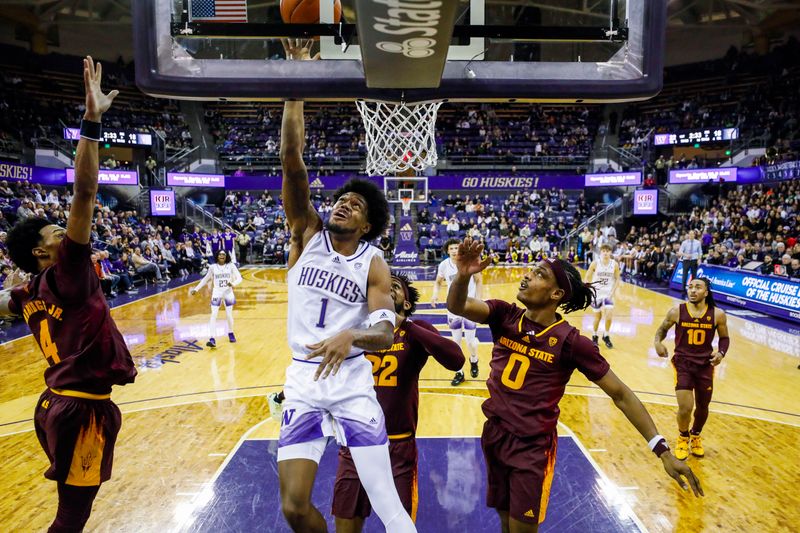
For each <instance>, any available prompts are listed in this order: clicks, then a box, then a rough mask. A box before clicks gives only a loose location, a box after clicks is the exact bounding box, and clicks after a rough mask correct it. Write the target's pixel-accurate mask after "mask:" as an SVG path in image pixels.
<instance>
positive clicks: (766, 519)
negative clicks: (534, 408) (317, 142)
mask: <svg viewBox="0 0 800 533" xmlns="http://www.w3.org/2000/svg"><path fill="white" fill-rule="evenodd" d="M520 272H521V271H520V270H519V269H493V270H491V271H489V272H488V273H487V274H486V276H485V287H486V293H485V294H484V297H486V298H504V299H509V300H513V298H514V294H515V293H516V286H517V285H518V278H519V276H520ZM244 277H245V282H244V283H243V284H242V285H241V286H240V287H239V288H238V289H237V305H236V333H237V337H238V339H239V342H238V343H236V344H229V343H228V342H227V340H226V339H225V335H222V334H219V335H217V339H218V348H216V349H215V350H209V349H208V348H205V341H206V340H207V335H208V334H207V322H208V304H209V296H208V294H205V293H204V294H199V295H197V296H195V297H190V296H189V295H188V287H182V288H177V289H173V290H170V291H167V292H163V293H161V294H158V295H155V296H153V297H150V298H147V299H144V300H140V301H137V302H134V303H132V304H129V305H126V306H124V307H121V308H117V309H115V310H114V311H113V316H114V318H115V320H116V321H117V324H118V325H119V327H120V329H121V331H122V332H123V334H124V335H125V337H126V340H127V341H128V343H129V345H130V347H131V352H132V353H133V355H134V357H135V359H136V360H137V363H138V364H139V367H140V375H139V377H138V378H137V380H136V383H134V384H132V385H129V386H126V387H119V388H117V389H116V390H115V391H114V395H113V397H114V400H115V401H116V402H117V403H118V404H119V406H120V408H121V409H122V411H123V413H124V416H123V428H122V431H121V433H120V436H119V440H118V443H117V451H116V457H115V465H114V477H113V479H112V480H111V481H110V482H109V483H107V484H105V485H104V486H103V488H102V489H101V491H100V493H99V496H98V498H97V500H96V502H95V506H94V511H93V514H92V518H91V519H90V521H89V524H88V527H87V531H102V532H106V531H108V532H119V531H124V532H150V531H153V532H156V531H158V532H163V531H174V530H180V529H184V530H191V526H190V525H188V524H190V520H191V516H192V514H193V512H194V511H195V510H196V508H197V507H198V505H201V504H203V503H204V502H199V501H198V497H197V496H198V494H202V493H203V488H204V487H207V486H208V483H209V481H210V480H211V479H212V478H213V476H214V474H215V472H217V471H218V470H219V468H220V466H221V465H222V463H223V461H224V460H225V458H226V456H227V455H228V454H229V453H230V452H231V451H232V450H233V449H234V448H235V447H236V445H237V443H238V442H239V440H240V439H241V438H242V437H243V435H245V433H247V432H248V431H249V430H251V429H252V428H253V427H254V426H256V425H257V424H259V423H260V422H262V421H263V420H264V419H265V418H266V417H267V412H268V410H267V406H266V401H265V399H264V395H265V394H266V393H267V392H270V391H272V390H277V389H279V388H280V386H281V384H282V382H283V373H284V369H285V367H286V365H287V364H288V361H289V358H288V351H287V348H286V339H285V321H286V317H285V312H286V286H285V284H284V280H285V272H284V271H281V270H249V271H247V272H245V273H244ZM417 285H418V286H419V287H421V288H422V301H423V302H428V301H429V300H430V294H431V291H430V288H431V283H430V282H419V283H418V284H417ZM620 293H621V294H620V295H619V297H618V301H617V309H616V319H615V325H614V328H613V330H612V338H613V340H614V342H615V348H614V349H612V350H608V349H605V348H603V349H602V351H603V354H604V355H605V356H606V357H607V358H608V359H609V361H610V362H611V364H612V367H613V368H614V371H615V372H616V373H617V374H618V375H619V376H620V377H621V378H622V379H623V380H624V381H625V382H626V383H628V385H630V386H631V388H633V389H634V390H635V391H637V393H638V394H639V397H640V398H641V399H642V401H644V402H645V404H646V406H647V407H648V409H649V411H650V412H651V414H652V415H653V418H654V419H655V421H656V424H657V425H658V427H659V428H660V430H661V432H662V433H664V434H665V435H667V436H668V438H669V439H670V440H671V441H673V440H674V437H675V431H676V430H675V423H674V413H675V402H674V395H673V389H672V386H673V377H672V370H671V369H670V368H669V366H668V365H667V363H666V362H665V361H664V360H661V359H659V358H657V357H656V356H655V354H654V353H653V350H652V348H651V345H652V338H653V334H654V332H655V329H656V328H657V326H658V324H659V323H660V321H661V320H662V318H663V316H664V315H665V313H666V312H667V310H668V309H669V307H670V306H671V305H674V303H675V300H673V299H672V298H669V297H668V296H665V295H662V294H658V293H655V292H652V291H649V290H645V289H642V288H640V287H635V286H633V285H629V284H625V285H624V286H623V287H622V289H621V291H620ZM421 307H422V308H421V309H420V311H419V313H418V314H419V315H420V316H421V317H425V318H427V319H431V320H432V321H434V322H437V323H439V325H440V327H442V326H443V325H442V324H441V323H442V322H443V319H444V316H443V315H444V310H443V309H441V308H439V309H430V308H429V306H421ZM426 307H427V308H426ZM221 315H222V313H221ZM569 318H570V321H571V322H572V323H573V324H574V325H576V326H578V327H580V328H581V329H582V330H583V331H584V332H589V331H590V329H591V315H590V313H575V314H573V315H571V316H570V317H569ZM224 324H225V322H224V316H220V319H219V322H218V327H219V328H220V333H221V332H222V331H224V327H225V326H224ZM729 328H730V331H731V336H732V342H731V346H732V348H731V350H730V355H729V357H727V358H726V360H725V361H724V362H723V364H722V365H721V366H720V367H719V369H718V371H717V379H716V385H715V391H714V401H713V402H712V406H711V409H712V414H711V416H710V418H709V421H708V424H707V426H706V429H705V431H704V437H705V444H706V451H707V456H706V457H705V458H703V459H694V458H692V459H689V461H690V464H691V466H692V468H694V469H696V472H697V473H698V475H699V476H700V478H701V480H702V482H703V484H704V487H705V489H706V497H705V498H703V499H697V500H696V499H693V498H691V497H689V496H688V495H686V494H684V493H682V492H681V491H680V490H679V489H678V488H677V486H676V485H675V484H674V483H673V482H672V480H670V479H669V478H668V477H667V476H666V475H665V474H664V473H663V471H662V468H661V466H660V462H659V461H658V460H656V459H655V458H654V457H653V456H652V454H651V453H650V452H649V451H647V449H646V446H645V443H644V442H643V441H642V439H641V437H639V436H638V434H636V432H635V430H634V429H633V428H632V427H631V426H630V425H629V424H628V423H627V421H626V420H625V418H624V416H623V415H622V414H621V413H620V412H619V411H618V410H617V409H616V408H615V407H614V405H613V403H612V402H611V401H610V400H609V399H608V398H606V397H605V396H604V395H603V393H602V391H600V390H599V389H598V388H597V387H595V386H594V385H593V384H591V383H590V382H588V381H587V380H585V379H584V378H583V377H582V376H580V375H579V374H578V373H576V374H575V377H574V378H573V380H572V381H571V382H570V385H569V387H568V390H567V396H565V398H564V400H563V401H562V403H561V407H562V414H561V421H562V423H563V424H564V426H563V427H562V428H561V429H560V431H561V432H562V433H564V432H567V431H569V430H571V431H572V432H573V433H574V435H575V436H576V437H577V438H578V439H579V440H580V441H581V442H582V443H583V445H584V446H585V447H586V448H587V449H588V450H589V451H590V453H591V456H592V458H593V459H594V461H595V462H596V463H597V464H598V465H599V467H600V468H601V469H602V470H603V471H604V472H605V473H606V475H607V476H608V477H609V478H610V480H611V481H612V483H613V486H612V487H609V488H608V489H607V490H608V491H610V492H611V493H612V494H613V495H614V497H617V498H619V499H620V501H624V502H627V503H628V504H629V505H630V507H631V508H632V509H633V511H634V512H635V514H636V515H637V516H638V518H639V519H640V520H641V521H642V522H643V524H644V525H645V526H646V527H647V528H648V529H649V530H650V531H687V532H690V531H691V532H694V531H743V532H744V531H746V532H757V531H764V532H767V531H769V532H774V531H796V530H797V527H798V524H800V497H798V495H797V487H800V456H798V453H797V443H798V442H800V387H798V382H799V381H800V370H797V369H796V367H797V364H798V362H800V335H798V331H797V328H791V327H790V326H788V325H786V326H784V327H783V328H780V329H776V328H770V327H766V326H761V325H758V324H756V323H754V322H751V321H747V320H744V319H742V318H738V317H735V316H730V315H729ZM479 337H481V338H483V339H486V338H487V337H486V330H482V331H479ZM668 346H669V347H670V351H671V349H672V342H671V340H670V341H669V342H668ZM489 356H490V344H487V343H482V344H481V346H480V358H481V362H480V364H481V373H482V375H481V379H480V380H474V381H473V380H469V381H467V382H466V383H464V384H463V385H462V386H461V387H459V388H457V389H454V388H452V387H450V385H449V380H450V378H451V377H452V376H451V373H450V372H448V371H445V370H444V369H442V368H440V367H438V366H437V365H436V364H435V362H433V363H429V364H428V365H427V366H426V368H425V369H424V371H423V376H422V377H423V379H422V382H421V384H420V386H421V390H422V392H423V395H422V398H421V406H420V408H421V409H420V428H419V435H420V436H472V435H479V434H480V428H481V425H482V423H483V416H482V414H481V412H480V400H481V399H482V398H483V397H485V395H486V389H485V385H484V383H483V381H482V380H483V379H485V374H486V370H487V368H488V359H489ZM0 357H2V360H3V363H4V364H3V366H2V370H0V460H2V462H3V465H4V468H3V473H4V475H3V476H2V479H0V493H2V494H5V495H6V496H5V497H4V498H3V499H2V500H0V531H14V532H16V531H43V530H45V529H46V528H47V525H48V524H49V523H50V521H51V520H52V517H53V515H54V513H55V504H56V497H55V485H54V483H52V482H50V481H48V480H45V479H44V478H43V476H42V473H43V471H44V469H45V468H46V460H45V456H44V453H43V452H42V450H41V449H40V448H39V444H38V442H37V440H36V437H35V435H34V433H33V431H32V429H33V423H32V421H31V416H32V413H33V409H34V405H35V402H36V399H37V398H38V396H39V394H40V393H41V391H42V389H43V379H42V373H43V371H44V368H45V363H44V361H43V357H42V355H41V354H40V352H39V350H38V348H37V347H36V346H35V343H34V341H33V339H32V338H31V337H25V338H22V339H19V340H16V341H12V342H9V343H6V344H4V345H1V346H0ZM259 432H261V433H262V434H263V436H269V437H274V436H276V435H277V424H275V423H274V422H272V421H267V422H266V423H264V424H262V425H261V426H260V427H259ZM469 467H470V466H469V463H468V462H466V461H465V465H464V468H469ZM479 501H480V505H483V496H482V495H481V497H480V499H479ZM422 504H424V502H422ZM266 530H269V529H265V531H266Z"/></svg>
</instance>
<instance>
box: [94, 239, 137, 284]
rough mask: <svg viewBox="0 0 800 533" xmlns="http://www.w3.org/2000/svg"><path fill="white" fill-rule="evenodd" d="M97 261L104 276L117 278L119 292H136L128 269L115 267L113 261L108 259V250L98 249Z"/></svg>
mask: <svg viewBox="0 0 800 533" xmlns="http://www.w3.org/2000/svg"><path fill="white" fill-rule="evenodd" d="M97 257H98V263H100V267H101V269H102V270H103V273H104V275H105V276H116V277H117V278H119V279H118V286H119V288H120V291H119V293H120V294H123V293H127V294H136V293H137V292H139V291H137V290H136V287H135V286H134V285H133V281H132V280H131V277H130V275H129V274H128V269H127V268H123V269H117V268H116V267H115V266H114V264H113V262H112V261H111V259H110V255H109V253H108V251H105V250H104V251H99V252H97Z"/></svg>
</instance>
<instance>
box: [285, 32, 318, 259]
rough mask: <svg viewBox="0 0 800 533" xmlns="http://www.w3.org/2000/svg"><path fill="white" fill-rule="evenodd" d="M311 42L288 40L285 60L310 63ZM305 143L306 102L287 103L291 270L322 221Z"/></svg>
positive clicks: (286, 184) (286, 141)
mask: <svg viewBox="0 0 800 533" xmlns="http://www.w3.org/2000/svg"><path fill="white" fill-rule="evenodd" d="M313 42H314V41H312V40H308V41H301V40H299V39H285V40H284V41H283V46H284V49H285V50H286V58H287V59H290V60H309V59H311V57H310V55H309V51H310V48H311V46H312V45H313ZM305 142H306V132H305V123H304V119H303V102H286V103H285V104H284V106H283V121H282V123H281V150H280V155H281V167H282V169H283V180H282V183H281V195H282V197H283V209H284V211H285V212H286V222H287V223H288V225H289V233H290V244H291V246H290V249H289V264H288V267H289V268H291V267H292V266H293V265H294V263H295V262H296V261H297V259H298V258H299V257H300V254H301V253H302V252H303V248H304V247H305V245H306V243H307V242H308V240H309V239H310V238H311V237H312V236H313V235H314V234H315V233H317V232H318V231H319V230H320V229H322V219H321V218H320V216H319V214H317V211H316V210H315V209H314V206H313V205H312V204H311V192H310V188H309V186H308V171H307V170H306V164H305V163H304V162H303V149H304V147H305Z"/></svg>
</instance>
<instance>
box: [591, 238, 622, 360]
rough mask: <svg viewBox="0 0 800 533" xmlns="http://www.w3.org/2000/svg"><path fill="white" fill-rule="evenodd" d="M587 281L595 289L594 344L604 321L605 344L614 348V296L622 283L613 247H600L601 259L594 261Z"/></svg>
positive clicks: (593, 309)
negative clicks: (611, 334) (612, 334)
mask: <svg viewBox="0 0 800 533" xmlns="http://www.w3.org/2000/svg"><path fill="white" fill-rule="evenodd" d="M586 281H587V282H588V283H590V284H591V285H592V287H594V288H595V291H596V292H595V295H594V298H593V299H592V311H594V328H593V329H592V342H593V343H595V344H597V340H598V331H597V328H598V326H599V325H600V319H601V318H602V319H603V320H604V324H603V326H604V328H603V329H602V330H600V335H601V336H602V337H603V342H604V343H605V344H606V346H607V347H608V348H613V347H614V345H613V344H612V343H611V337H610V336H609V335H610V333H611V319H612V318H613V313H614V295H615V294H616V293H617V289H618V288H619V282H620V273H619V263H617V262H616V261H615V260H614V259H612V258H611V245H609V244H603V245H601V246H600V258H599V259H595V260H594V261H592V264H591V265H589V270H588V271H587V272H586Z"/></svg>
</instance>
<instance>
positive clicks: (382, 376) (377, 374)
mask: <svg viewBox="0 0 800 533" xmlns="http://www.w3.org/2000/svg"><path fill="white" fill-rule="evenodd" d="M366 357H367V359H369V361H370V362H371V363H372V376H373V378H375V386H376V387H396V386H397V376H396V375H394V372H395V370H397V357H395V356H394V355H384V356H383V357H380V356H378V355H373V354H368V355H367V356H366Z"/></svg>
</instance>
